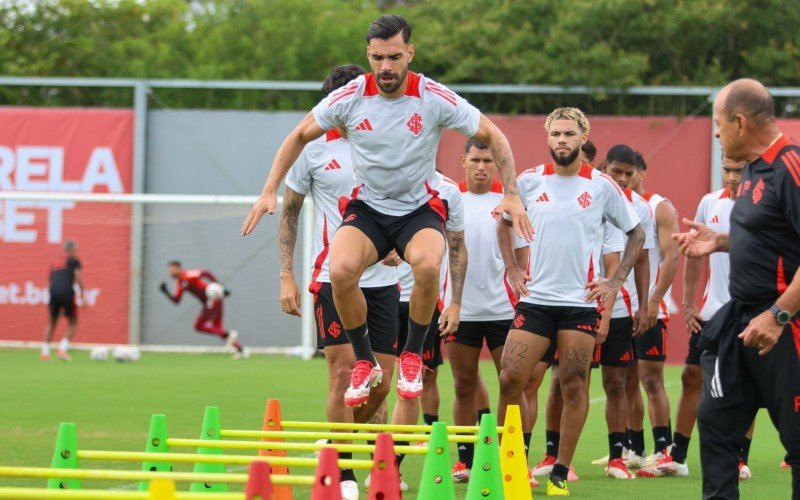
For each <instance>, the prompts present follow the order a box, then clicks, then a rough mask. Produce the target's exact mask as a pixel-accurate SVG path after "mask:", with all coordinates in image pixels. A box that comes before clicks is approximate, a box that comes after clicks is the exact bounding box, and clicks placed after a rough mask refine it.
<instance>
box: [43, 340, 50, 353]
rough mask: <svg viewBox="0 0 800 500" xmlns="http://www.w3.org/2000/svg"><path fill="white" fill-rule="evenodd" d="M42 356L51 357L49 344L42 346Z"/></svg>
mask: <svg viewBox="0 0 800 500" xmlns="http://www.w3.org/2000/svg"><path fill="white" fill-rule="evenodd" d="M42 354H44V355H45V356H49V355H50V344H49V343H47V342H45V343H44V344H42Z"/></svg>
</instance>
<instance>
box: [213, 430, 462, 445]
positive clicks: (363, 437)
mask: <svg viewBox="0 0 800 500" xmlns="http://www.w3.org/2000/svg"><path fill="white" fill-rule="evenodd" d="M219 435H220V436H222V437H231V438H256V439H315V440H316V439H335V440H338V441H375V440H376V439H378V434H375V433H371V432H292V431H245V430H235V429H231V430H227V431H225V430H222V431H219ZM391 436H392V439H393V440H394V441H395V442H397V441H411V442H427V441H430V439H431V437H430V435H428V434H392V435H391ZM447 441H448V442H450V443H477V442H478V436H475V435H471V436H465V435H452V434H451V435H448V436H447Z"/></svg>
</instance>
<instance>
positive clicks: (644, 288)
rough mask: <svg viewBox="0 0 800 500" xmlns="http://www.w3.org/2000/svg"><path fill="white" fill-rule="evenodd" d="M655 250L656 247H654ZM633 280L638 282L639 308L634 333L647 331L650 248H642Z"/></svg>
mask: <svg viewBox="0 0 800 500" xmlns="http://www.w3.org/2000/svg"><path fill="white" fill-rule="evenodd" d="M653 250H655V249H653ZM633 280H634V282H635V283H636V298H637V299H638V300H639V309H638V310H637V311H636V313H634V315H633V335H634V336H638V335H642V334H643V333H644V332H646V331H647V328H648V327H647V324H648V323H647V318H648V312H649V311H648V303H647V302H648V301H647V299H648V296H649V295H650V250H642V251H641V252H640V253H639V258H638V259H636V264H634V266H633Z"/></svg>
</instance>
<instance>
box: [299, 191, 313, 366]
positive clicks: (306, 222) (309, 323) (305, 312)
mask: <svg viewBox="0 0 800 500" xmlns="http://www.w3.org/2000/svg"><path fill="white" fill-rule="evenodd" d="M306 200H308V203H307V206H306V207H305V208H304V209H303V261H302V266H303V273H302V275H303V281H302V283H301V284H300V294H301V299H300V321H301V329H300V332H301V344H300V345H301V346H302V348H303V359H311V358H312V357H313V356H314V344H315V342H314V305H313V304H312V303H311V294H309V293H308V291H307V287H308V285H309V284H310V283H311V266H310V264H311V260H312V259H313V258H314V257H313V256H312V255H311V248H312V243H313V241H314V202H313V201H311V199H310V198H309V197H306Z"/></svg>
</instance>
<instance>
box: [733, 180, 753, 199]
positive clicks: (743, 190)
mask: <svg viewBox="0 0 800 500" xmlns="http://www.w3.org/2000/svg"><path fill="white" fill-rule="evenodd" d="M748 189H750V181H744V184H739V191H738V192H737V193H736V196H741V195H743V194H745V193H746V192H747V190H748Z"/></svg>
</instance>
